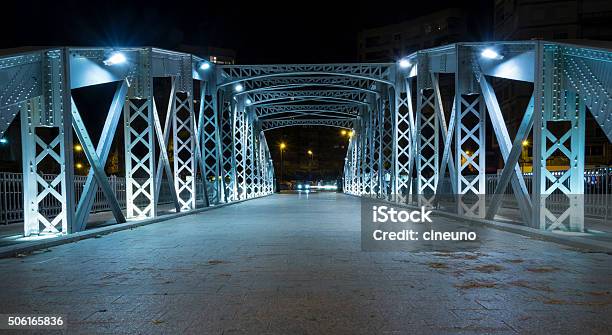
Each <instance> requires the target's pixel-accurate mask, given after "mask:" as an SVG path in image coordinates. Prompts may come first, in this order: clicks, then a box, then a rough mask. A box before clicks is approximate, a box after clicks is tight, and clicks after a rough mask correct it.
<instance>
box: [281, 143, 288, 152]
mask: <svg viewBox="0 0 612 335" xmlns="http://www.w3.org/2000/svg"><path fill="white" fill-rule="evenodd" d="M286 147H287V145H286V144H285V142H281V144H280V148H281V150H283V149H285V148H286Z"/></svg>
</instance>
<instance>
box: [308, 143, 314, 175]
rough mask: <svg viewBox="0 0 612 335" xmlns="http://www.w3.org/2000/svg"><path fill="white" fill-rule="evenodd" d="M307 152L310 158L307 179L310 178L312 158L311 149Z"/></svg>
mask: <svg viewBox="0 0 612 335" xmlns="http://www.w3.org/2000/svg"><path fill="white" fill-rule="evenodd" d="M307 153H308V156H309V158H310V160H309V161H308V179H312V159H313V155H312V150H308V152H307Z"/></svg>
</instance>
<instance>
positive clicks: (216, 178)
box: [198, 81, 223, 203]
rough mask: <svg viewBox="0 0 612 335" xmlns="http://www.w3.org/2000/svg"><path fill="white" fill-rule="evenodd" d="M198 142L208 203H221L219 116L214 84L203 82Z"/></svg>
mask: <svg viewBox="0 0 612 335" xmlns="http://www.w3.org/2000/svg"><path fill="white" fill-rule="evenodd" d="M198 119H199V120H200V121H199V122H198V130H199V131H200V135H199V136H198V137H199V138H198V141H200V143H201V147H200V150H201V156H200V157H201V159H202V166H203V170H204V173H203V175H204V176H203V179H204V181H203V183H204V187H207V185H208V184H209V183H210V184H211V185H212V188H211V192H207V193H208V201H209V203H219V202H221V201H222V197H221V193H222V190H221V188H222V184H223V181H222V180H221V161H222V160H221V141H220V132H219V115H218V113H217V95H216V94H215V87H214V83H212V82H207V81H203V82H202V87H201V88H200V114H199V116H198Z"/></svg>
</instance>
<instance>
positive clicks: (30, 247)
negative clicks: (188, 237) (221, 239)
mask: <svg viewBox="0 0 612 335" xmlns="http://www.w3.org/2000/svg"><path fill="white" fill-rule="evenodd" d="M270 195H271V194H269V195H264V196H260V197H254V198H250V199H244V200H237V201H234V202H230V203H224V204H219V205H216V206H212V207H204V208H197V209H194V210H192V211H189V212H182V213H174V214H167V215H163V216H159V217H155V218H152V219H147V220H142V221H134V222H127V223H123V224H113V225H110V226H105V227H100V228H93V229H89V230H85V231H81V232H78V233H74V234H70V235H62V236H58V237H53V238H49V239H48V240H43V241H32V242H23V243H17V244H13V245H8V246H6V247H1V248H0V258H9V257H15V256H17V255H18V254H22V253H30V252H32V251H36V250H40V249H47V248H50V247H55V246H58V245H62V244H67V243H72V242H76V241H80V240H85V239H88V238H93V237H96V236H99V235H106V234H110V233H114V232H118V231H122V230H128V229H132V228H137V227H141V226H147V225H150V224H153V223H158V222H163V221H167V220H172V219H176V218H180V217H183V216H188V215H192V214H199V213H202V212H206V211H209V210H214V209H217V208H223V207H227V206H231V205H235V204H239V203H242V202H245V201H249V200H254V199H260V198H264V197H267V196H270Z"/></svg>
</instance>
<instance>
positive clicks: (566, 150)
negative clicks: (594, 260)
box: [532, 43, 586, 231]
mask: <svg viewBox="0 0 612 335" xmlns="http://www.w3.org/2000/svg"><path fill="white" fill-rule="evenodd" d="M537 48H538V49H537V51H536V77H535V84H534V85H535V86H534V88H535V106H534V113H535V114H534V127H533V135H534V147H533V149H534V150H533V173H534V175H533V178H534V179H533V191H532V203H533V220H532V225H533V226H535V227H538V228H540V229H544V230H555V229H560V230H569V231H583V230H584V199H583V197H584V145H585V113H586V112H585V105H584V100H583V99H580V98H579V97H578V95H577V94H576V93H575V92H571V91H567V90H565V89H564V85H563V78H564V76H563V75H562V73H563V68H564V66H565V59H564V56H563V54H562V52H561V50H559V48H558V47H557V46H555V45H546V44H544V43H538V46H537ZM553 125H554V126H553ZM549 143H550V145H549ZM556 153H559V154H561V155H563V156H565V158H566V159H567V162H568V165H569V166H568V168H567V170H565V171H563V172H557V173H553V172H552V171H550V170H549V169H548V165H547V164H548V162H547V160H548V159H550V158H552V156H553V154H556ZM553 193H561V194H564V195H565V196H566V197H567V205H568V206H567V208H566V209H565V210H563V211H562V212H561V213H557V212H553V211H552V210H551V209H550V208H549V207H548V206H547V200H548V197H549V196H550V195H551V194H553Z"/></svg>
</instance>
